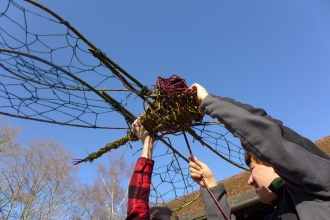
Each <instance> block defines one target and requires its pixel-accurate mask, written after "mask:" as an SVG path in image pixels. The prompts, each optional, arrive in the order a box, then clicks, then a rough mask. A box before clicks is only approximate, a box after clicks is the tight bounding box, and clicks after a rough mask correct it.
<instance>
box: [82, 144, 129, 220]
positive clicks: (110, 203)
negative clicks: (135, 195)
mask: <svg viewBox="0 0 330 220" xmlns="http://www.w3.org/2000/svg"><path fill="white" fill-rule="evenodd" d="M133 165H134V164H132V163H128V162H126V161H125V160H124V159H123V158H121V157H120V155H119V153H118V152H116V151H113V152H111V153H110V154H109V164H108V166H104V165H103V164H98V167H97V171H98V175H97V179H96V180H95V181H94V183H93V184H92V185H85V186H84V188H82V189H81V193H80V194H81V198H80V200H79V206H80V208H81V209H82V211H81V213H82V214H81V215H80V218H85V219H86V218H87V219H109V220H114V219H125V216H126V206H127V200H126V199H127V193H128V183H129V179H130V178H131V175H132V171H133V168H134V167H133Z"/></svg>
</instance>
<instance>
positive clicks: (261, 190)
mask: <svg viewBox="0 0 330 220" xmlns="http://www.w3.org/2000/svg"><path fill="white" fill-rule="evenodd" d="M192 86H193V87H195V88H196V89H197V96H198V100H199V102H200V104H201V105H200V108H201V110H202V111H203V112H204V113H205V114H207V115H210V116H211V117H212V118H217V119H218V120H219V122H221V123H223V124H224V125H225V127H226V129H227V130H228V131H230V132H231V133H232V134H233V135H234V136H235V137H237V138H239V139H240V141H241V145H242V147H243V148H244V149H245V150H246V152H247V153H246V162H247V164H248V165H249V167H250V170H251V176H250V178H249V181H248V184H250V185H252V186H254V187H255V189H256V193H257V194H258V196H259V199H260V200H261V201H262V202H264V203H269V204H273V205H274V206H276V208H275V211H274V213H272V214H271V215H269V216H266V217H265V219H270V220H272V219H283V220H292V219H300V220H311V219H317V220H323V219H324V220H329V219H330V158H329V156H328V155H326V154H325V153H324V152H323V151H322V150H320V149H319V148H318V147H317V146H316V145H315V144H314V143H313V142H312V141H310V140H308V139H306V138H304V137H302V136H301V135H299V134H297V133H296V132H294V131H293V130H291V129H290V128H288V127H286V126H284V125H283V123H282V122H281V121H279V120H276V119H273V118H272V117H270V116H269V115H267V113H266V111H265V110H263V109H260V108H254V107H253V106H251V105H247V104H242V103H240V102H237V101H235V100H233V99H230V98H222V97H219V96H215V95H210V94H208V92H207V91H206V89H205V88H204V87H202V86H201V85H199V84H193V85H192ZM190 160H191V162H190V172H191V177H192V178H193V179H194V180H195V181H196V182H197V183H199V184H200V185H201V187H204V185H203V184H202V183H201V177H202V176H203V177H204V178H205V180H206V183H207V184H208V185H209V187H210V188H211V191H212V192H213V193H214V195H215V196H216V198H217V199H218V201H219V203H220V204H221V205H222V207H223V208H224V210H225V211H226V213H227V215H228V216H230V218H231V219H232V220H234V219H236V218H235V216H234V215H232V214H231V213H230V212H231V209H230V206H229V205H228V202H227V195H226V191H225V188H224V187H223V185H222V184H217V183H216V181H215V179H214V177H213V174H212V172H211V170H210V169H209V168H208V167H207V165H205V164H204V163H202V162H201V161H199V160H198V159H197V158H196V159H195V160H193V158H190ZM201 191H202V197H203V201H204V206H205V213H206V216H207V219H208V220H212V219H225V218H224V217H223V215H222V213H221V212H220V210H219V209H218V208H217V206H216V204H215V202H214V201H213V200H212V198H211V196H210V195H209V194H208V192H207V191H206V189H204V188H202V189H201Z"/></svg>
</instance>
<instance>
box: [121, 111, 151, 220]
mask: <svg viewBox="0 0 330 220" xmlns="http://www.w3.org/2000/svg"><path fill="white" fill-rule="evenodd" d="M131 131H132V133H133V134H135V135H136V136H137V137H138V138H139V139H140V140H141V142H142V144H143V148H142V155H141V157H140V158H139V159H138V161H137V163H136V166H135V169H134V173H133V176H132V178H131V181H130V184H129V190H128V201H127V217H126V219H127V220H130V219H149V218H150V214H149V204H148V203H149V195H150V185H151V174H152V169H153V165H154V161H153V160H152V159H151V158H152V151H153V147H154V137H153V135H152V134H150V133H149V132H148V131H147V130H146V129H145V128H144V127H143V125H142V124H141V118H140V117H139V118H138V119H136V120H135V121H134V122H133V124H132V129H131Z"/></svg>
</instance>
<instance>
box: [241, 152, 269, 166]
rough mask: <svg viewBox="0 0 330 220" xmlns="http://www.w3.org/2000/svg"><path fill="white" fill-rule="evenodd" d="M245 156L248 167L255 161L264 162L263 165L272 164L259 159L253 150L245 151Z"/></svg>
mask: <svg viewBox="0 0 330 220" xmlns="http://www.w3.org/2000/svg"><path fill="white" fill-rule="evenodd" d="M244 157H245V163H246V165H247V166H248V167H249V166H250V164H251V162H255V163H257V164H262V165H265V166H269V167H270V166H271V165H269V164H268V163H265V162H263V161H261V160H259V159H258V158H257V156H256V155H255V154H254V153H252V152H249V151H245V154H244Z"/></svg>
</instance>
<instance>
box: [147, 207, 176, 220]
mask: <svg viewBox="0 0 330 220" xmlns="http://www.w3.org/2000/svg"><path fill="white" fill-rule="evenodd" d="M149 213H150V219H151V220H157V219H159V217H160V216H161V215H166V216H168V217H169V219H170V220H179V217H178V215H177V214H176V213H175V212H173V211H172V210H171V209H170V208H168V207H165V206H154V207H150V209H149Z"/></svg>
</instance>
